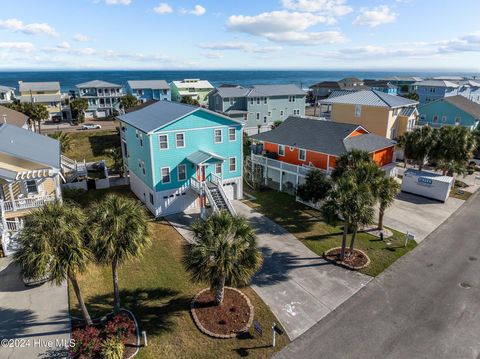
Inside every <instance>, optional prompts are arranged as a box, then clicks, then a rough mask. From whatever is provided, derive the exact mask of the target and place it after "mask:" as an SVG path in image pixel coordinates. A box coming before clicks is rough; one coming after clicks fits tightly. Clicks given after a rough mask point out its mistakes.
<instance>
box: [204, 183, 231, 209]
mask: <svg viewBox="0 0 480 359" xmlns="http://www.w3.org/2000/svg"><path fill="white" fill-rule="evenodd" d="M207 188H208V191H210V194H211V195H212V198H213V201H214V202H215V205H216V207H217V208H218V210H219V211H229V209H228V205H227V202H226V201H228V199H227V198H224V197H223V196H222V193H221V192H220V190H219V189H218V187H217V186H216V185H214V184H213V183H211V182H209V183H207Z"/></svg>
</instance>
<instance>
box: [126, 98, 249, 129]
mask: <svg viewBox="0 0 480 359" xmlns="http://www.w3.org/2000/svg"><path fill="white" fill-rule="evenodd" d="M196 111H203V112H208V113H211V114H214V115H215V116H218V117H222V118H224V119H226V120H228V121H231V122H234V123H239V124H241V122H240V121H236V120H234V119H232V118H230V117H227V116H224V115H221V114H219V113H217V112H213V111H210V110H207V109H205V108H202V107H196V106H191V105H186V104H183V103H180V102H170V101H158V102H155V103H153V104H151V105H149V106H146V107H142V108H140V109H139V110H137V111H132V112H129V113H126V114H124V115H121V116H118V119H119V120H120V121H123V122H126V123H128V124H129V125H131V126H133V127H135V128H138V129H139V130H141V131H143V132H145V133H148V132H151V131H154V130H156V129H158V128H160V127H163V126H165V125H167V124H169V123H170V122H173V121H175V120H178V119H180V118H182V117H185V116H187V115H189V114H191V113H193V112H196Z"/></svg>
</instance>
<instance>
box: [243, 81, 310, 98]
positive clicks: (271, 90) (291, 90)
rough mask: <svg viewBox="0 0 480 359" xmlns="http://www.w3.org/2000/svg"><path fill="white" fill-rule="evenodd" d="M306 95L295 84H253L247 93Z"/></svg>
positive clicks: (259, 94)
mask: <svg viewBox="0 0 480 359" xmlns="http://www.w3.org/2000/svg"><path fill="white" fill-rule="evenodd" d="M293 95H304V96H305V95H306V93H305V91H303V90H302V89H301V88H300V87H298V86H297V85H291V84H288V85H255V86H253V88H252V90H251V91H250V93H249V94H248V96H249V97H251V96H293Z"/></svg>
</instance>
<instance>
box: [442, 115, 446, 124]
mask: <svg viewBox="0 0 480 359" xmlns="http://www.w3.org/2000/svg"><path fill="white" fill-rule="evenodd" d="M445 122H447V116H445V115H443V116H442V123H445Z"/></svg>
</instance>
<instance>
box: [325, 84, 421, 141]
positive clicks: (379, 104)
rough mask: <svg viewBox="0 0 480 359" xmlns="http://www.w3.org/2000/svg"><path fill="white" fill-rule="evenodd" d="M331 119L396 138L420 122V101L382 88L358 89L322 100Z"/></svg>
mask: <svg viewBox="0 0 480 359" xmlns="http://www.w3.org/2000/svg"><path fill="white" fill-rule="evenodd" d="M321 103H322V105H323V106H327V108H328V109H329V111H327V114H328V116H329V117H330V120H331V121H334V122H342V123H352V124H356V125H360V126H362V127H364V128H366V129H367V130H368V131H370V132H371V133H374V134H376V135H379V136H383V137H386V138H389V139H392V140H394V139H397V138H398V137H399V136H400V135H401V134H403V133H405V132H407V131H410V130H412V129H413V128H414V126H415V125H416V123H417V117H418V111H417V105H418V102H417V101H413V100H410V99H407V98H404V97H401V96H394V95H389V94H386V93H384V92H380V91H374V90H369V91H357V92H351V93H348V94H345V95H340V96H336V97H333V98H327V99H325V100H323V101H321Z"/></svg>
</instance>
